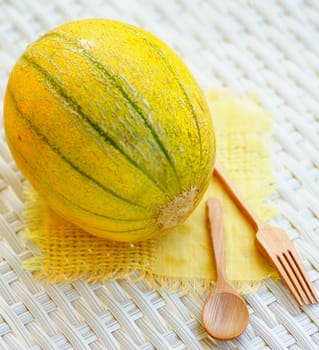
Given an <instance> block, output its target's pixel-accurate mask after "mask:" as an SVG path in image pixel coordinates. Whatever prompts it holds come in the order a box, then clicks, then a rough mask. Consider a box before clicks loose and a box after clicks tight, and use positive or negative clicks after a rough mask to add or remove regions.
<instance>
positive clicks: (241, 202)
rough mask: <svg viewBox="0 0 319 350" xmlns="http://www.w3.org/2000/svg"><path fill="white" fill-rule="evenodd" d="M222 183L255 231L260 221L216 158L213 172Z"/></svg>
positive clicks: (260, 224) (259, 226)
mask: <svg viewBox="0 0 319 350" xmlns="http://www.w3.org/2000/svg"><path fill="white" fill-rule="evenodd" d="M213 175H214V176H215V177H216V178H217V179H218V180H219V181H220V182H221V184H222V185H223V187H224V188H225V190H226V191H227V193H228V194H229V195H230V196H231V198H232V200H233V201H234V202H235V204H236V205H237V207H238V208H239V209H240V211H241V212H242V213H243V214H244V215H245V217H246V218H247V219H248V221H249V222H250V224H251V225H252V226H253V228H254V230H255V231H256V232H257V231H258V230H259V229H260V228H261V226H262V223H261V221H260V220H259V219H258V217H257V216H256V215H255V214H254V212H253V211H252V210H251V209H250V208H249V206H248V204H247V202H246V200H245V199H244V198H243V197H242V196H241V194H240V193H239V191H238V190H237V189H236V187H235V185H234V184H233V183H232V181H231V180H230V179H229V177H228V175H227V173H226V171H225V170H224V169H223V167H222V165H221V164H220V162H219V161H218V160H216V162H215V168H214V174H213Z"/></svg>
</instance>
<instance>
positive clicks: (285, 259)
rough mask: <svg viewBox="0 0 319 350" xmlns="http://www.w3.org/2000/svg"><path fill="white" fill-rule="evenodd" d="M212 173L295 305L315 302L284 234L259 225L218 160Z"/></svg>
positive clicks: (303, 270) (308, 283) (295, 252)
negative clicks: (251, 229)
mask: <svg viewBox="0 0 319 350" xmlns="http://www.w3.org/2000/svg"><path fill="white" fill-rule="evenodd" d="M214 176H215V177H216V178H217V179H218V180H219V181H220V183H221V184H222V185H223V187H224V188H225V190H226V191H227V192H228V194H229V195H230V196H231V198H232V199H233V201H234V202H235V204H236V205H237V206H238V208H239V209H240V210H241V212H242V213H243V214H244V215H245V217H246V218H247V219H248V220H249V222H250V224H251V225H252V226H253V228H254V230H255V231H256V240H255V244H256V247H257V249H258V250H259V251H260V252H261V253H262V254H263V255H264V256H265V257H266V259H267V260H268V261H269V262H270V263H271V264H272V265H273V267H274V268H275V269H276V270H277V271H278V273H279V275H280V277H281V278H282V280H283V281H284V282H285V283H286V285H287V287H288V289H289V291H290V292H291V294H292V295H293V297H294V298H295V300H296V301H297V303H298V304H299V305H310V304H315V303H319V299H318V296H317V294H316V292H315V290H314V287H313V285H312V283H311V281H310V279H309V277H308V275H307V272H306V269H305V267H304V265H303V263H302V261H301V259H300V257H299V255H298V253H297V251H296V249H295V247H294V245H293V243H292V241H291V240H290V239H289V237H288V235H287V233H286V232H285V231H284V230H282V229H280V228H278V227H272V226H268V225H264V224H262V222H261V221H260V220H259V218H258V217H257V216H256V215H255V214H254V213H253V211H252V210H251V209H250V208H249V206H248V205H247V204H246V202H245V200H244V199H243V198H242V196H241V195H240V193H239V192H238V190H237V189H236V188H235V186H234V184H233V183H232V182H231V180H230V179H229V178H228V175H227V174H226V172H225V171H224V169H223V167H222V166H221V164H220V163H219V162H218V161H216V164H215V170H214Z"/></svg>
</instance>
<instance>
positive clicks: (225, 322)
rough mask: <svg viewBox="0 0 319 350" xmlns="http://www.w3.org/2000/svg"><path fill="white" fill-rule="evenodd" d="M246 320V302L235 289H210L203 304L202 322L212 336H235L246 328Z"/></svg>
mask: <svg viewBox="0 0 319 350" xmlns="http://www.w3.org/2000/svg"><path fill="white" fill-rule="evenodd" d="M229 287H230V286H229ZM248 321H249V313H248V309H247V305H246V302H245V300H244V299H243V298H242V297H241V296H240V295H238V293H237V292H236V291H233V292H231V291H226V290H224V291H223V290H221V291H219V292H218V291H215V289H213V290H212V292H211V294H210V295H209V297H208V298H207V300H206V303H205V305H204V309H203V323H204V326H205V328H206V330H207V332H208V333H209V334H210V335H211V336H212V337H213V338H215V339H219V340H231V339H234V338H237V337H239V336H240V335H241V334H242V333H243V332H244V331H245V329H246V328H247V325H248Z"/></svg>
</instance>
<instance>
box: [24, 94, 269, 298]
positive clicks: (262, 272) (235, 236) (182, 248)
mask: <svg viewBox="0 0 319 350" xmlns="http://www.w3.org/2000/svg"><path fill="white" fill-rule="evenodd" d="M207 99H208V103H209V105H210V108H211V111H212V115H213V120H214V124H215V132H216V139H217V154H218V157H219V159H220V161H221V162H222V163H223V165H224V167H225V168H226V170H227V171H228V173H229V175H230V177H231V178H232V179H233V181H234V183H235V184H236V186H237V188H238V189H240V191H241V192H242V194H243V195H244V196H245V198H246V199H247V201H248V203H249V204H250V205H251V207H252V208H253V209H254V211H255V212H256V213H257V214H258V215H259V216H260V217H261V218H262V219H263V220H268V219H270V218H272V217H273V215H274V211H273V209H272V208H271V207H270V206H269V205H266V204H265V200H266V199H267V197H268V196H269V194H270V193H271V192H272V190H273V187H274V185H273V182H272V177H271V162H270V157H269V142H268V141H269V140H268V138H269V133H270V128H271V116H270V114H269V113H268V112H267V111H265V110H264V109H263V108H262V107H260V106H259V105H258V103H257V102H256V100H255V99H254V98H252V97H249V96H248V95H236V94H234V93H233V92H231V91H230V90H228V89H219V90H216V89H215V90H211V91H209V92H208V94H207ZM208 197H215V198H218V199H220V200H221V202H222V205H223V209H224V220H225V235H226V237H225V241H226V242H225V245H226V247H225V250H226V253H225V254H226V264H227V265H226V271H227V276H228V278H229V280H230V281H232V282H233V284H234V285H235V286H236V287H237V288H238V289H240V290H241V291H243V292H247V291H249V288H251V287H255V286H258V284H259V283H260V282H261V281H262V280H263V279H265V278H267V277H269V276H272V275H274V271H273V269H272V268H271V267H270V266H269V264H268V263H267V262H266V261H265V260H264V259H263V258H262V257H261V255H260V254H259V253H258V251H257V250H256V248H255V246H254V237H255V235H254V231H253V230H252V228H251V227H250V225H249V224H248V222H247V221H246V220H245V218H244V217H243V216H242V215H241V213H240V212H239V210H238V209H237V208H236V207H235V205H234V204H233V202H232V201H231V199H230V198H229V196H228V195H227V194H226V193H225V192H224V190H223V189H222V187H221V185H220V184H219V183H218V182H217V180H216V179H214V178H212V182H211V184H210V186H209V188H208V190H207V193H206V195H205V197H204V198H203V200H202V202H201V204H200V205H199V207H198V208H197V209H196V210H195V212H194V213H193V214H192V215H191V217H190V218H189V219H188V220H187V221H186V222H185V223H184V224H182V225H180V226H179V227H177V228H176V229H174V230H173V231H172V232H171V233H170V234H168V235H166V236H164V237H161V238H159V239H152V240H147V241H143V242H139V243H121V242H112V241H107V240H103V239H101V238H96V237H93V236H91V235H89V234H87V233H86V232H84V231H82V230H81V229H79V228H78V227H76V226H74V225H72V224H70V223H68V222H66V221H65V220H63V219H62V218H61V217H59V216H58V215H56V214H55V213H54V212H53V211H52V210H51V209H50V208H49V207H48V206H47V205H46V203H45V202H44V201H43V199H42V198H41V197H40V196H39V195H38V194H37V193H36V192H35V191H34V190H33V189H32V188H29V189H28V191H27V201H26V210H25V222H26V226H27V234H26V236H27V237H28V238H29V239H30V241H32V242H33V243H34V245H35V246H37V247H38V248H39V249H40V250H38V252H37V253H35V254H36V255H35V256H34V257H32V258H29V259H28V260H26V261H25V262H24V266H25V268H26V269H28V270H32V271H33V272H34V276H35V277H36V278H44V279H45V280H47V281H50V282H70V281H72V280H75V279H77V278H84V279H85V280H86V281H101V280H106V279H116V278H133V276H134V278H145V280H147V281H149V282H150V283H151V284H152V285H153V286H154V287H158V286H160V287H164V286H166V287H167V286H169V287H171V288H174V287H178V288H186V289H188V290H189V289H193V290H197V291H198V292H202V291H204V290H205V289H206V288H207V287H208V286H209V284H210V282H211V281H213V280H214V279H215V269H214V261H213V254H212V249H211V241H210V237H209V234H208V231H207V227H206V200H207V198H208ZM136 272H137V273H136Z"/></svg>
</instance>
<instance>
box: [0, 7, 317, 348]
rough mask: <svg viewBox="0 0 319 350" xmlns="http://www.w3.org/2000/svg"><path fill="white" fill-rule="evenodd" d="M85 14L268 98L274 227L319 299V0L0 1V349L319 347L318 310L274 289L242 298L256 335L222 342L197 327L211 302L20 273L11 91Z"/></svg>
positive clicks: (214, 79)
mask: <svg viewBox="0 0 319 350" xmlns="http://www.w3.org/2000/svg"><path fill="white" fill-rule="evenodd" d="M87 17H107V18H114V19H119V20H122V21H126V22H130V23H133V24H136V25H139V26H142V27H144V28H145V29H148V30H149V31H151V32H153V33H154V34H156V35H158V36H159V37H161V38H162V39H163V40H165V41H166V42H167V43H168V44H169V45H170V46H171V47H172V48H173V49H175V50H176V51H177V52H178V53H179V54H180V55H181V56H182V58H183V59H184V60H185V62H186V63H187V65H188V66H189V68H190V69H191V70H192V72H193V73H194V74H195V76H196V77H197V79H198V81H199V82H200V84H201V85H202V87H203V88H204V89H206V88H208V87H210V86H225V85H226V86H231V87H233V88H234V89H236V90H240V91H242V90H244V91H245V90H248V91H254V92H256V93H257V94H258V95H259V96H260V97H261V99H262V101H263V104H264V105H265V106H266V107H267V108H268V109H269V110H271V111H272V112H273V113H274V115H275V132H274V149H273V156H274V162H275V164H276V176H277V182H278V186H279V188H278V191H277V192H276V194H275V196H274V197H273V200H274V201H276V202H277V204H278V205H279V208H280V216H279V218H278V219H277V220H276V222H277V223H278V224H279V225H281V226H282V227H283V228H284V229H286V231H287V232H288V234H289V235H290V237H291V239H293V240H294V242H295V244H296V246H297V249H298V250H299V251H300V253H301V256H302V257H303V259H304V261H305V264H306V267H307V269H308V272H309V274H310V277H311V279H312V280H313V281H314V284H315V286H316V288H317V290H318V291H319V200H318V198H319V151H318V150H319V59H318V57H319V1H317V0H312V1H311V0H304V1H303V0H277V1H276V0H259V1H258V0H255V1H254V0H246V1H245V0H240V1H236V0H223V1H220V0H172V1H164V0H162V1H156V0H151V1H148V0H141V1H138V0H131V1H130V0H125V1H123V0H52V1H41V0H36V1H33V0H25V1H23V0H16V1H13V0H0V110H1V117H0V119H1V131H0V132H1V137H0V349H22V350H26V349H32V350H38V349H45V350H46V349H63V350H67V349H68V350H69V349H75V350H82V349H94V350H98V349H107V350H108V349H111V350H112V349H128V350H131V349H140V350H151V349H163V350H164V349H171V350H181V349H190V350H195V349H225V350H226V349H248V350H259V349H275V350H276V349H290V350H297V349H302V350H303V349H309V350H314V349H319V306H316V305H314V306H309V307H302V308H298V307H297V306H296V304H295V302H294V301H293V300H292V298H291V297H290V295H289V293H288V291H287V289H286V288H285V287H284V286H283V285H282V283H280V282H277V281H273V280H267V281H266V282H265V283H264V284H263V285H262V286H261V287H260V288H259V290H258V291H257V293H255V294H254V295H250V296H247V297H246V300H247V302H248V304H249V310H250V324H249V327H248V329H247V331H246V332H245V333H244V334H243V335H242V336H241V337H240V338H238V339H236V340H234V341H231V342H224V343H223V342H216V341H214V340H213V339H211V338H209V336H208V335H207V334H206V333H205V331H204V329H203V327H202V326H201V324H200V314H201V307H202V305H203V301H204V299H205V296H202V297H198V296H196V295H193V294H186V293H181V292H180V293H178V292H177V293H166V292H162V293H158V292H155V291H152V290H150V289H148V288H147V287H146V286H145V284H144V283H143V281H141V282H139V283H137V284H135V285H130V284H128V283H127V282H126V281H124V280H122V281H119V282H107V283H96V284H93V285H92V284H91V285H87V284H85V283H83V282H81V281H77V282H75V283H72V284H64V285H44V284H42V283H38V282H34V281H33V280H32V279H31V278H30V275H29V274H28V273H26V272H25V271H23V270H22V268H21V262H22V261H23V260H24V259H25V258H26V257H27V256H28V254H29V253H26V242H25V241H24V239H23V237H22V211H23V195H22V182H23V177H22V175H21V174H20V172H19V170H18V169H17V168H16V166H15V164H14V162H13V160H12V158H11V156H10V154H9V151H8V148H7V145H6V143H5V136H4V132H3V128H2V125H3V121H2V107H3V97H4V91H5V87H6V82H7V79H8V75H9V72H10V70H11V68H12V66H13V65H14V63H15V61H16V60H17V59H18V57H19V56H20V55H21V54H22V52H23V51H24V49H25V47H26V45H27V44H28V43H31V42H32V41H34V40H35V39H36V38H37V37H39V35H40V34H43V33H44V32H45V31H47V30H49V29H51V28H52V27H54V26H56V25H58V24H60V23H62V22H65V21H68V20H71V19H78V18H87Z"/></svg>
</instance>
